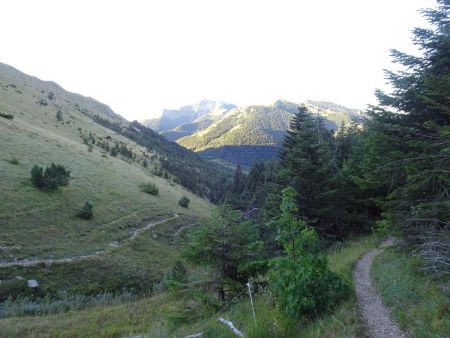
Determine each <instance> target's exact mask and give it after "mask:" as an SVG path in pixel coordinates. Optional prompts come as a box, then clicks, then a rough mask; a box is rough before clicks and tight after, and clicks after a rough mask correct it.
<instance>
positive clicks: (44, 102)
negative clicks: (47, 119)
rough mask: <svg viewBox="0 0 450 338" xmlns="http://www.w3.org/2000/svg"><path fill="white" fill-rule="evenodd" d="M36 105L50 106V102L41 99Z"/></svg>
mask: <svg viewBox="0 0 450 338" xmlns="http://www.w3.org/2000/svg"><path fill="white" fill-rule="evenodd" d="M36 103H37V104H38V105H40V106H48V102H47V100H45V99H40V100H39V101H36Z"/></svg>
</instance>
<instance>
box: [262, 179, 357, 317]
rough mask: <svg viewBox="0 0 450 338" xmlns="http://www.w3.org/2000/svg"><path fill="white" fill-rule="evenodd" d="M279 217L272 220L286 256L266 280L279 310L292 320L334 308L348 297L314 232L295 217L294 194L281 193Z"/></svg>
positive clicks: (273, 266)
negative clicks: (321, 250) (321, 249)
mask: <svg viewBox="0 0 450 338" xmlns="http://www.w3.org/2000/svg"><path fill="white" fill-rule="evenodd" d="M281 212H282V215H281V216H280V217H279V218H278V219H276V220H275V223H276V224H277V227H278V238H277V239H278V241H279V242H280V244H281V245H282V247H283V248H284V251H285V256H282V257H277V258H274V259H272V261H271V262H270V270H269V271H270V272H269V281H270V287H271V290H272V292H273V294H274V296H275V298H276V301H277V303H278V305H279V306H280V308H281V309H282V310H283V311H284V312H286V314H288V315H289V316H291V317H296V318H298V317H300V316H303V315H308V316H314V315H316V314H318V313H320V312H322V311H326V310H329V309H331V308H332V307H334V306H335V305H336V304H338V302H339V301H341V300H342V299H343V298H345V296H346V295H347V294H348V291H349V287H348V285H347V284H346V283H345V282H344V280H343V279H342V278H341V277H340V276H338V275H336V274H335V273H333V272H331V271H330V270H329V268H328V266H327V259H326V257H325V256H324V255H323V254H321V253H320V252H319V245H318V236H317V233H316V232H315V231H314V229H312V228H309V227H307V226H306V223H305V221H304V220H302V219H299V218H297V216H296V215H297V213H298V207H297V202H296V200H295V191H294V189H292V188H287V189H284V190H283V200H282V203H281Z"/></svg>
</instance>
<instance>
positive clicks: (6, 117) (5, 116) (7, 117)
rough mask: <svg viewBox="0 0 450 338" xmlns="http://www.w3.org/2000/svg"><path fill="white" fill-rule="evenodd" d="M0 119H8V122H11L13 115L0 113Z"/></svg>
mask: <svg viewBox="0 0 450 338" xmlns="http://www.w3.org/2000/svg"><path fill="white" fill-rule="evenodd" d="M0 117H4V118H5V119H8V120H13V119H14V115H12V114H6V113H0Z"/></svg>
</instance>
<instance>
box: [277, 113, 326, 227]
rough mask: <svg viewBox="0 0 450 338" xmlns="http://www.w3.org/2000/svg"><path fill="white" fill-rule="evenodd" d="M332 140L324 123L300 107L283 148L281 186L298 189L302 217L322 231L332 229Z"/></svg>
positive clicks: (297, 198) (298, 201)
mask: <svg viewBox="0 0 450 338" xmlns="http://www.w3.org/2000/svg"><path fill="white" fill-rule="evenodd" d="M331 141H332V137H331V134H330V132H329V131H327V130H326V129H325V127H324V125H323V121H322V120H320V119H315V118H313V117H312V116H311V115H310V114H309V113H308V112H307V110H306V108H305V107H300V109H299V111H298V113H297V114H296V115H295V117H294V118H293V122H292V123H291V130H290V131H289V133H288V135H287V136H286V138H285V140H284V143H283V147H282V149H281V170H280V175H279V179H280V183H281V186H284V187H286V186H292V187H293V188H294V189H295V191H296V192H297V197H296V200H297V203H298V205H299V207H300V208H299V215H300V216H301V217H303V218H305V219H307V220H308V221H309V222H310V223H311V224H314V225H315V226H316V227H318V228H320V229H321V230H326V229H327V228H328V227H330V220H329V219H330V215H329V214H328V213H327V212H326V211H325V206H326V203H327V193H328V192H329V191H330V189H331V186H330V184H331V178H332V176H333V174H334V166H333V162H332V153H331V144H332V142H331Z"/></svg>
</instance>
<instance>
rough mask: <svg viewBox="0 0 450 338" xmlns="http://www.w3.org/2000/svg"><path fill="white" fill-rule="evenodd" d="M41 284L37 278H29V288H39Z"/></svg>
mask: <svg viewBox="0 0 450 338" xmlns="http://www.w3.org/2000/svg"><path fill="white" fill-rule="evenodd" d="M38 286H39V284H38V282H37V280H35V279H29V280H28V287H29V288H33V289H34V288H37V287H38Z"/></svg>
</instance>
